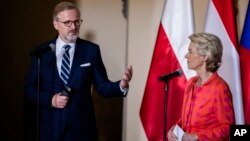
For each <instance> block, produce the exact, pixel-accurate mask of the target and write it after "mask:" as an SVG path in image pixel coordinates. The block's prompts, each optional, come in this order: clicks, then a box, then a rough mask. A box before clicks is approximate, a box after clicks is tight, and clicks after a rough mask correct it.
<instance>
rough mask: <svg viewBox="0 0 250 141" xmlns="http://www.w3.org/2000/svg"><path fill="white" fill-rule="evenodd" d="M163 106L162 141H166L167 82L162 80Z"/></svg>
mask: <svg viewBox="0 0 250 141" xmlns="http://www.w3.org/2000/svg"><path fill="white" fill-rule="evenodd" d="M164 82H165V86H164V104H163V106H164V107H163V141H166V137H167V136H166V135H167V110H168V107H167V106H168V80H164Z"/></svg>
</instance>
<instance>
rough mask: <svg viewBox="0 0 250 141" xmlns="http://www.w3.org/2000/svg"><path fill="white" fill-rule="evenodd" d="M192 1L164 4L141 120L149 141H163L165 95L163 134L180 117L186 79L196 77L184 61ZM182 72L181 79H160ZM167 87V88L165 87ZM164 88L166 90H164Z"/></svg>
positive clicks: (191, 28) (191, 24) (191, 26)
mask: <svg viewBox="0 0 250 141" xmlns="http://www.w3.org/2000/svg"><path fill="white" fill-rule="evenodd" d="M192 10H193V8H192V0H185V1H183V0H166V2H165V4H164V10H163V15H162V18H161V22H160V25H159V29H158V35H157V39H156V43H155V48H154V52H153V56H152V60H151V66H150V69H149V74H148V78H147V82H146V87H145V91H144V96H143V100H142V104H141V109H140V118H141V121H142V125H143V127H144V130H145V133H146V136H147V138H148V140H149V141H162V140H163V135H164V133H163V131H164V130H163V128H164V123H163V121H164V95H167V100H168V101H167V106H166V108H167V114H166V115H167V116H166V121H167V123H166V125H165V126H166V132H167V131H168V130H169V128H170V127H171V126H172V125H173V124H175V123H176V121H177V120H178V119H179V118H180V115H181V106H182V100H183V93H184V89H185V85H186V82H187V79H188V78H190V77H191V76H193V75H195V73H194V71H191V70H188V68H187V62H186V60H185V58H184V56H185V54H186V53H187V51H188V45H189V43H190V40H189V39H188V36H189V35H191V34H192V33H193V32H194V22H193V11H192ZM179 68H181V69H182V70H183V72H184V75H182V76H181V77H175V78H173V79H171V80H169V81H168V83H165V82H160V81H159V80H158V79H157V78H159V76H161V75H163V74H166V73H171V72H174V71H176V70H177V69H179ZM165 84H166V85H165ZM165 86H166V87H165Z"/></svg>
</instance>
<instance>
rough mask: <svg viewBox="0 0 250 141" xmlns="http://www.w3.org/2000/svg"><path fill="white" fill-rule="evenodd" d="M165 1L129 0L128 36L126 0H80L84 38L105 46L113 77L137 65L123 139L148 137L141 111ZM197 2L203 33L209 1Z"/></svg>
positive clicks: (242, 0)
mask: <svg viewBox="0 0 250 141" xmlns="http://www.w3.org/2000/svg"><path fill="white" fill-rule="evenodd" d="M164 2H165V0H129V20H128V38H126V34H127V33H126V32H127V29H126V28H127V25H126V20H125V19H124V18H123V16H122V14H121V6H122V0H106V1H102V0H81V1H80V2H79V3H80V6H81V9H82V13H83V19H84V24H83V28H82V30H81V37H84V38H87V39H90V40H92V41H94V42H96V43H98V44H100V45H101V51H102V56H103V60H104V63H105V65H106V68H107V71H108V74H109V76H110V78H111V79H112V80H117V79H120V77H121V75H122V73H123V70H124V68H125V65H127V64H132V65H133V69H134V75H133V79H132V81H131V85H130V91H129V94H128V96H127V97H126V98H125V100H124V111H123V113H124V115H123V141H145V140H147V139H146V136H145V134H144V130H143V128H142V125H141V121H140V118H139V110H140V104H141V100H142V97H143V92H144V87H145V84H146V80H147V75H148V70H149V66H150V63H151V57H152V53H153V50H154V43H155V39H156V35H157V31H158V26H159V22H160V18H161V14H162V9H163V5H164ZM247 3H248V0H238V1H236V4H237V5H238V7H239V13H238V17H237V21H238V35H239V38H240V36H241V31H242V26H243V23H244V16H245V11H246V7H247ZM193 4H194V16H195V30H196V32H202V31H203V27H204V21H205V15H206V10H207V0H193ZM126 54H127V55H126ZM159 132H161V131H159Z"/></svg>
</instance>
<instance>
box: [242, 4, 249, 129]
mask: <svg viewBox="0 0 250 141" xmlns="http://www.w3.org/2000/svg"><path fill="white" fill-rule="evenodd" d="M240 45H241V46H240V66H241V82H242V92H243V103H244V113H245V122H246V124H250V87H249V85H250V2H249V3H248V9H247V13H246V19H245V24H244V28H243V32H242V35H241V41H240Z"/></svg>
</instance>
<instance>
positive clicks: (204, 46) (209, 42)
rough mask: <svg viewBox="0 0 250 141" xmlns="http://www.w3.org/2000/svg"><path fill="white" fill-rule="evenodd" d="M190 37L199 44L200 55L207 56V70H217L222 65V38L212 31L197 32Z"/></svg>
mask: <svg viewBox="0 0 250 141" xmlns="http://www.w3.org/2000/svg"><path fill="white" fill-rule="evenodd" d="M189 39H190V40H191V41H192V42H193V43H196V44H197V45H198V46H196V47H197V51H198V54H199V55H205V56H207V66H206V69H207V71H209V72H216V71H217V70H218V68H219V67H220V65H221V58H222V51H223V46H222V43H221V40H220V38H219V37H217V36H216V35H213V34H210V33H195V34H192V35H190V36H189Z"/></svg>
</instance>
